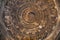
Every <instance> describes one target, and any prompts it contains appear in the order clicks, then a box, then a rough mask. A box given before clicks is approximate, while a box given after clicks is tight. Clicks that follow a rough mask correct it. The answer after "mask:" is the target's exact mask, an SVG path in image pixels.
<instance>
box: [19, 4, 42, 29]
mask: <svg viewBox="0 0 60 40" xmlns="http://www.w3.org/2000/svg"><path fill="white" fill-rule="evenodd" d="M40 13H41V12H40V8H39V6H37V5H35V4H32V3H27V4H26V5H25V4H24V5H22V6H21V7H20V9H19V15H18V16H19V17H20V18H19V19H20V22H21V23H22V24H23V25H24V27H25V28H29V29H30V28H36V27H37V26H38V25H39V21H40Z"/></svg>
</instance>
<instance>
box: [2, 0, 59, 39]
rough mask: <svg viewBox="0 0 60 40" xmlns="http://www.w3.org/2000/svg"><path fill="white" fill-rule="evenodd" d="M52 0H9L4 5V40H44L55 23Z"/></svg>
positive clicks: (55, 12)
mask: <svg viewBox="0 0 60 40" xmlns="http://www.w3.org/2000/svg"><path fill="white" fill-rule="evenodd" d="M55 6H56V5H55V3H54V0H9V1H7V2H6V4H5V5H4V11H3V15H2V17H3V20H2V21H3V22H4V24H5V27H6V30H7V35H9V36H7V37H8V38H7V39H6V40H44V39H45V38H47V37H48V36H49V35H50V34H51V33H52V32H53V31H54V28H55V27H56V25H57V20H58V11H57V9H56V8H55Z"/></svg>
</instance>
